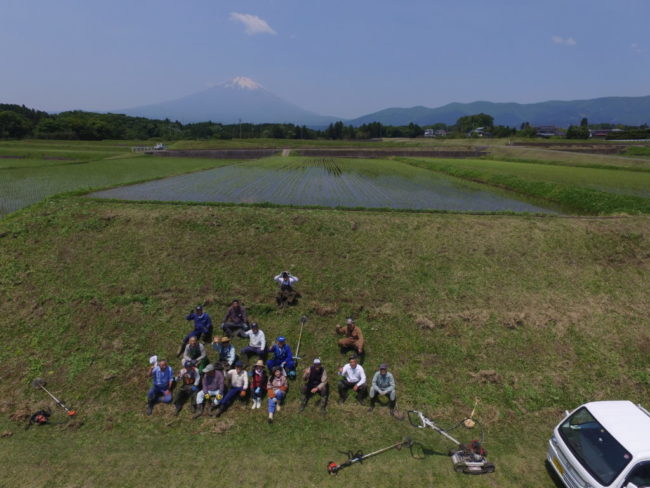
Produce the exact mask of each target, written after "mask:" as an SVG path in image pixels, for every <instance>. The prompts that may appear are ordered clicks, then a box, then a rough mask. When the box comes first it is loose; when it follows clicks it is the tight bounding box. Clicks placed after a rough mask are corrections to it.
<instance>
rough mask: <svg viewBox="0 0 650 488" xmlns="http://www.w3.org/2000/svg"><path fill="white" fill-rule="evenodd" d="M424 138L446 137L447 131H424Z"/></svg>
mask: <svg viewBox="0 0 650 488" xmlns="http://www.w3.org/2000/svg"><path fill="white" fill-rule="evenodd" d="M424 137H447V131H446V130H444V129H436V130H434V129H425V130H424Z"/></svg>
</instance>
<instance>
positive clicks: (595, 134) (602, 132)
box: [589, 129, 623, 139]
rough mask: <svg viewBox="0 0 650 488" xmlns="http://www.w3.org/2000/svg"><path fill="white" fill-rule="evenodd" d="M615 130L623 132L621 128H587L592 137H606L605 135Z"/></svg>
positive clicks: (615, 131)
mask: <svg viewBox="0 0 650 488" xmlns="http://www.w3.org/2000/svg"><path fill="white" fill-rule="evenodd" d="M617 132H623V130H622V129H593V130H591V129H590V130H589V137H592V138H594V139H607V137H608V136H609V135H610V134H612V133H614V134H616V133H617Z"/></svg>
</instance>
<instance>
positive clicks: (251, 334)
mask: <svg viewBox="0 0 650 488" xmlns="http://www.w3.org/2000/svg"><path fill="white" fill-rule="evenodd" d="M244 335H245V336H246V337H248V346H246V347H244V348H243V349H242V350H241V351H240V354H241V356H242V357H244V356H246V358H247V361H248V359H250V357H251V356H253V355H257V356H258V357H260V358H261V359H264V358H265V356H266V337H265V336H264V332H263V331H261V330H260V326H259V325H257V322H253V323H252V324H251V330H247V331H246V332H244Z"/></svg>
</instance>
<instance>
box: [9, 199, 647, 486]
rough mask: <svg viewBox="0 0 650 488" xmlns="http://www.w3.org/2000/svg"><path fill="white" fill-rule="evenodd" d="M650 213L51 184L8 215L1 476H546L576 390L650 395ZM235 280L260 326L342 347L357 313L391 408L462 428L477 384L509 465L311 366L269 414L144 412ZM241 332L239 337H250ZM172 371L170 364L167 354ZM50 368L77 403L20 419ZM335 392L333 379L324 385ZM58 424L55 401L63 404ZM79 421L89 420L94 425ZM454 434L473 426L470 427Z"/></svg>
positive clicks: (67, 481) (195, 479) (305, 350)
mask: <svg viewBox="0 0 650 488" xmlns="http://www.w3.org/2000/svg"><path fill="white" fill-rule="evenodd" d="M282 269H290V270H291V271H292V272H294V273H295V274H296V275H298V276H299V277H300V278H301V283H300V291H301V292H302V293H303V295H304V298H303V300H302V302H301V304H300V305H299V306H298V307H296V308H292V309H289V310H284V311H279V310H276V308H275V306H274V302H273V298H274V292H275V287H274V284H273V282H272V276H273V275H274V274H275V273H277V272H279V271H280V270H282ZM649 279H650V220H648V218H647V217H620V218H604V219H598V218H558V217H544V218H540V217H514V216H470V215H447V214H408V213H389V214H386V213H381V212H345V211H336V210H298V209H288V208H275V209H261V208H245V207H213V206H197V205H194V206H189V205H188V206H185V205H155V204H127V203H114V202H99V201H94V200H88V199H84V198H56V199H51V200H49V201H47V202H45V203H43V204H40V205H36V206H33V207H31V208H30V209H27V210H25V211H23V212H20V213H18V214H15V215H13V216H10V217H8V218H6V219H3V220H2V221H0V340H1V341H2V344H3V347H2V348H1V349H0V364H2V365H3V373H4V381H3V382H1V383H0V398H1V400H0V409H1V412H2V417H1V418H0V432H4V431H9V432H12V433H13V435H12V436H10V437H3V438H1V439H0V462H2V464H3V466H11V469H10V470H5V471H4V473H3V481H2V483H4V484H5V485H6V486H93V487H94V486H97V487H99V486H101V487H106V486H119V487H124V486H149V485H151V484H154V483H155V484H165V485H166V486H170V487H175V486H179V487H180V486H187V485H188V483H189V484H191V485H192V486H200V485H202V484H206V483H214V482H215V481H216V480H222V481H223V482H224V483H225V484H226V485H230V484H235V483H237V484H242V485H245V486H269V487H274V486H290V487H302V486H332V487H336V486H349V485H350V484H355V485H356V486H364V487H365V486H368V487H370V486H441V487H443V486H444V487H467V486H475V487H513V488H514V487H517V488H520V487H552V486H554V484H553V482H552V480H551V479H550V478H549V476H548V474H547V472H546V469H545V466H544V456H545V450H546V441H547V439H548V437H549V435H550V432H551V429H552V427H553V426H554V424H555V423H557V422H558V421H559V418H560V415H561V412H562V411H563V410H564V409H565V408H573V407H575V406H577V405H579V404H580V403H582V402H585V401H590V400H603V399H630V400H633V401H637V402H642V403H644V404H645V405H646V406H648V403H649V402H648V398H649V393H650V369H649V368H648V361H647V356H648V353H649V352H650V332H649V330H648V317H649V316H650V302H649V301H648V298H647V297H648V282H649V281H650V280H649ZM234 297H239V298H241V299H243V301H244V302H245V304H246V305H247V306H248V309H249V314H250V316H251V318H252V319H254V320H257V321H258V322H259V323H260V324H261V327H262V328H263V330H265V332H266V333H267V337H269V338H272V337H274V336H277V335H278V334H284V335H286V336H287V337H288V338H289V341H290V343H291V344H292V345H294V346H295V342H296V339H297V335H298V328H299V322H298V319H299V317H300V316H301V315H302V314H306V315H307V316H308V317H309V318H310V321H309V322H308V324H307V325H306V327H305V334H304V337H303V346H302V348H301V352H302V354H303V355H304V357H305V358H306V360H311V359H312V358H313V357H314V356H315V355H319V356H321V357H322V358H323V362H324V364H325V366H326V367H327V368H328V370H329V372H330V375H331V380H330V385H331V387H332V390H335V384H336V381H337V378H336V375H335V374H333V373H334V370H335V367H336V366H338V365H340V364H342V363H343V360H344V359H343V357H342V356H341V355H340V354H339V352H338V349H337V347H336V337H335V335H334V332H333V329H334V325H335V324H336V323H337V322H341V321H342V320H344V319H345V317H346V316H347V315H350V314H351V315H353V316H355V317H356V318H357V319H358V323H359V324H360V325H361V327H362V328H363V331H364V333H365V335H366V337H367V340H368V348H369V349H368V355H367V359H366V370H367V371H368V373H369V374H371V373H372V372H373V371H374V369H375V368H376V366H377V365H378V364H379V363H380V362H382V361H387V362H388V363H389V364H390V366H391V369H392V371H393V372H394V373H395V375H396V379H397V384H398V395H399V398H398V407H399V408H401V409H408V408H418V409H422V410H424V411H426V412H427V413H428V414H429V415H430V416H432V417H433V418H435V419H436V420H438V421H440V423H441V425H443V426H449V425H451V424H454V423H456V422H457V421H458V420H460V419H462V418H463V417H464V416H466V415H468V414H469V412H470V411H471V409H472V406H473V403H474V400H475V398H479V399H480V400H481V402H480V404H479V407H478V411H477V417H478V419H479V420H480V421H481V422H482V423H483V425H484V426H485V429H486V448H487V449H488V450H489V452H490V456H489V457H490V459H491V460H492V461H493V462H495V464H496V466H497V472H496V473H495V474H493V475H489V476H482V477H466V476H462V475H458V474H455V473H454V472H453V471H452V468H451V463H450V461H449V459H448V458H447V457H446V456H445V455H444V454H445V453H446V452H447V450H448V448H449V447H450V446H449V444H448V443H447V442H446V441H445V440H444V439H443V438H442V437H440V436H438V435H437V434H436V433H435V432H433V431H428V432H423V431H416V430H415V429H413V428H412V427H410V426H409V425H408V423H407V422H398V421H396V420H394V419H392V418H390V417H389V416H388V415H387V411H386V409H385V408H378V409H377V411H376V412H375V413H374V414H373V415H369V414H367V413H366V412H365V408H361V407H359V406H357V405H356V404H355V403H354V402H353V401H352V399H349V400H348V402H347V403H346V404H345V405H343V406H339V405H337V404H336V403H335V401H332V403H331V404H330V411H329V413H328V415H327V416H326V417H324V418H323V417H321V416H320V414H319V413H318V411H317V409H316V408H315V406H314V405H313V402H312V403H311V404H310V406H309V407H308V409H307V411H305V412H304V413H302V414H300V413H298V411H297V407H298V397H299V395H298V383H297V382H295V383H292V384H291V386H290V392H289V398H288V400H287V403H286V405H285V408H284V409H283V410H282V411H281V412H280V413H279V415H278V417H277V421H276V423H275V424H274V425H273V426H268V425H267V424H266V423H265V412H264V411H263V410H262V411H251V410H249V409H244V407H243V406H240V405H236V406H235V407H234V408H232V409H231V410H230V411H229V412H228V413H227V414H226V415H224V416H223V418H222V419H218V420H217V419H201V420H196V421H193V420H191V419H190V413H189V412H188V411H184V412H182V414H181V416H180V417H179V418H174V417H173V416H172V415H171V412H172V407H169V406H162V407H161V406H159V407H157V408H156V410H155V412H154V415H153V416H152V417H146V416H145V415H144V407H145V402H144V396H145V393H146V391H147V389H148V387H149V380H147V379H146V378H145V373H146V370H147V358H148V357H149V355H151V354H154V353H156V354H159V355H163V356H168V357H170V356H172V355H173V352H174V351H175V350H176V348H177V346H178V343H179V341H180V339H181V338H182V336H183V335H184V334H185V333H186V332H187V330H188V329H189V327H190V326H189V324H187V323H186V322H185V320H184V315H185V314H186V313H187V312H188V310H189V309H190V308H191V307H192V306H193V305H195V304H196V303H197V302H205V303H206V310H207V311H208V312H209V313H210V314H211V315H212V317H213V320H214V322H215V323H217V324H218V323H219V322H220V319H221V317H222V314H223V313H224V311H225V307H226V305H227V303H228V302H229V301H230V300H231V299H232V298H234ZM243 345H244V343H243V341H239V340H237V346H238V347H242V346H243ZM172 365H173V367H174V368H177V366H178V362H177V361H176V360H175V359H173V360H172ZM36 376H43V377H45V378H46V379H47V380H48V382H49V383H48V384H49V387H50V388H51V389H52V391H53V392H55V393H59V394H61V396H62V397H64V399H65V400H66V401H67V402H69V403H70V404H72V405H74V406H75V407H76V408H78V410H79V414H78V417H77V419H75V421H74V422H73V423H71V424H62V425H53V426H49V427H40V428H32V429H31V430H29V431H25V430H23V424H19V423H14V422H13V421H11V420H10V419H9V417H10V416H11V415H14V414H16V413H17V412H18V413H19V412H21V411H22V412H28V411H32V410H33V409H35V408H37V407H38V406H40V405H44V404H48V403H49V404H51V402H49V401H48V399H47V397H45V395H44V393H43V392H40V391H36V390H33V389H32V388H31V387H30V386H29V383H30V382H31V380H32V379H33V378H34V377H36ZM336 398H337V394H336V393H335V392H334V391H333V393H332V400H335V399H336ZM53 420H55V421H62V420H63V415H62V414H61V412H60V411H56V414H55V416H54V419H53ZM82 422H83V425H81V423H82ZM457 433H458V435H459V436H460V437H461V438H462V439H463V440H470V439H472V438H475V437H476V436H477V435H478V434H477V432H475V431H472V432H457ZM406 435H410V436H412V437H413V438H414V439H415V440H417V441H418V442H420V443H421V444H420V446H419V448H418V449H416V452H417V454H419V457H420V458H421V459H416V458H413V457H411V456H410V455H409V453H408V451H401V452H397V451H392V452H390V453H387V454H385V455H383V456H382V457H381V458H375V459H371V460H368V462H366V463H364V464H363V465H357V466H354V467H351V468H349V469H347V470H344V471H343V472H341V473H340V474H339V475H338V476H337V477H336V478H330V477H329V476H328V475H327V474H326V470H325V466H326V463H327V462H328V461H330V460H334V461H336V462H342V461H344V460H345V455H343V454H341V453H340V452H339V450H357V449H361V450H363V451H364V452H370V451H373V450H375V449H378V448H380V447H383V446H386V445H389V444H392V443H395V442H397V441H399V440H400V439H401V438H402V437H404V436H406Z"/></svg>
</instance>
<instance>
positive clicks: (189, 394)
mask: <svg viewBox="0 0 650 488" xmlns="http://www.w3.org/2000/svg"><path fill="white" fill-rule="evenodd" d="M193 339H196V338H193ZM200 382H201V374H200V373H199V370H198V369H197V368H196V367H195V366H194V365H193V364H192V361H185V362H184V363H183V369H181V370H180V371H179V373H178V376H177V377H176V385H177V391H176V398H175V399H174V406H175V407H176V413H175V415H178V414H179V413H180V411H181V410H182V409H183V405H185V402H187V400H189V399H190V398H191V399H192V409H193V410H196V398H195V397H194V395H195V393H196V392H198V391H199V383H200Z"/></svg>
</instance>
